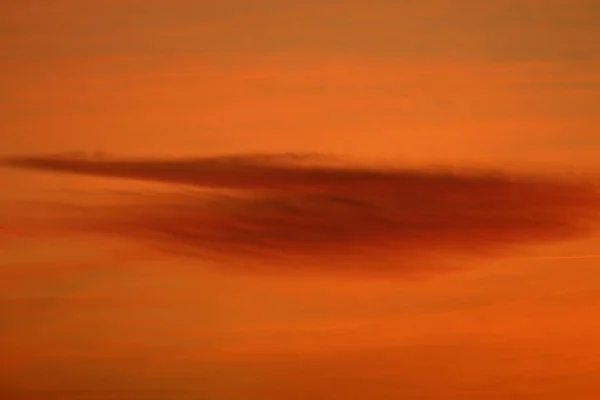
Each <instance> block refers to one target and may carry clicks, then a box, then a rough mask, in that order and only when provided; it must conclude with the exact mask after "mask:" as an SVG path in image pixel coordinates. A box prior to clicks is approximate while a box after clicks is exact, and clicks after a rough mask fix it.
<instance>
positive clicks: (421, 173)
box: [4, 155, 600, 271]
mask: <svg viewBox="0 0 600 400" xmlns="http://www.w3.org/2000/svg"><path fill="white" fill-rule="evenodd" d="M330 161H335V162H329V161H328V160H327V159H326V158H319V157H316V156H315V157H300V156H295V155H278V156H260V155H250V156H222V157H206V158H196V159H165V160H160V159H157V160H146V159H116V158H109V157H106V156H102V157H91V158H90V157H68V156H40V157H18V158H12V159H8V160H5V161H4V165H6V166H12V167H18V168H27V169H38V170H44V171H53V172H66V173H74V174H80V175H97V176H107V177H115V178H130V179H137V180H147V181H157V182H163V183H167V184H176V185H177V187H181V186H180V185H181V184H186V185H190V187H191V190H181V191H176V192H172V193H166V192H165V193H156V194H151V195H147V196H138V197H136V198H135V200H134V201H133V202H131V203H122V204H119V205H116V206H112V207H106V208H95V209H90V210H89V212H87V213H86V215H85V217H84V218H81V219H79V220H77V221H76V224H75V225H76V226H77V227H78V228H79V229H84V230H88V231H93V232H107V233H112V234H119V235H126V236H130V237H133V238H137V239H143V240H146V241H149V243H151V244H152V245H153V246H155V247H157V248H162V249H165V250H172V251H180V252H185V253H189V254H201V255H204V256H220V257H225V258H228V259H238V260H244V261H245V262H246V265H247V266H249V265H250V264H251V263H252V262H254V261H260V262H264V261H273V260H277V259H279V260H287V262H288V265H291V264H290V263H292V264H294V265H301V266H302V268H303V269H310V268H311V265H314V264H315V263H314V262H315V261H318V260H325V259H327V260H330V261H331V260H333V261H331V262H329V265H330V266H331V268H342V267H341V265H344V263H341V262H339V261H341V260H354V261H357V260H360V262H359V264H361V265H365V267H366V268H370V265H371V263H369V260H372V257H373V256H374V255H375V254H378V255H382V254H384V255H385V256H386V257H392V258H393V260H394V262H389V263H387V264H386V265H387V267H386V269H396V270H398V271H404V270H407V269H408V267H407V265H411V266H413V265H415V264H416V263H418V261H419V260H436V262H437V260H444V259H452V258H456V257H457V256H460V255H477V254H487V255H495V254H501V253H502V252H503V251H505V250H507V249H514V248H516V247H518V246H523V245H528V244H535V243H544V242H547V241H551V240H565V239H573V238H577V237H579V236H582V235H585V234H588V233H590V232H591V230H592V229H593V227H594V223H595V222H596V221H597V217H598V215H599V211H600V199H599V196H598V191H597V189H596V187H594V186H592V185H590V184H586V183H582V182H576V181H566V180H564V179H558V178H555V179H553V178H548V177H545V178H542V177H532V176H516V175H513V174H503V173H492V172H476V171H465V170H459V169H455V170H449V169H447V170H440V169H402V168H379V167H368V166H364V165H363V166H361V165H351V164H344V163H342V162H339V161H337V160H335V159H331V160H330ZM198 189H200V190H198ZM207 189H210V190H207ZM215 189H216V190H215ZM322 264H323V263H319V265H322Z"/></svg>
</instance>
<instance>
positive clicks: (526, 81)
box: [0, 0, 600, 400]
mask: <svg viewBox="0 0 600 400" xmlns="http://www.w3.org/2000/svg"><path fill="white" fill-rule="evenodd" d="M597 37H600V8H599V6H598V2H597V1H595V0H572V1H566V0H526V1H522V0H518V1H517V0H495V1H481V0H421V1H386V0H375V1H369V2H367V1H358V0H354V1H347V2H334V1H323V0H319V1H315V0H308V1H301V2H283V1H275V0H257V1H241V0H227V1H218V2H217V1H215V2H208V1H193V0H173V1H169V2H166V1H157V0H145V1H139V0H121V1H96V0H89V1H74V0H54V1H51V2H50V1H43V0H20V1H5V2H3V3H2V5H1V6H0V46H2V48H3V52H4V57H3V58H2V60H1V61H0V66H1V68H2V71H3V79H2V85H1V87H2V89H1V90H0V103H1V104H2V107H0V132H1V133H0V135H1V141H0V142H1V143H2V146H0V157H9V156H10V157H12V156H31V155H33V156H36V155H38V154H45V153H53V152H56V153H59V152H78V151H89V152H106V153H109V154H114V155H116V156H118V157H124V158H127V157H139V156H144V157H167V158H169V159H178V158H180V157H191V156H194V157H207V156H213V155H220V154H246V153H257V152H258V153H273V154H279V153H282V152H294V153H303V152H317V153H326V154H338V155H342V156H347V157H353V158H356V159H364V160H368V161H382V160H384V161H386V162H390V163H391V162H393V163H394V165H399V166H411V167H416V168H427V167H431V166H438V165H449V166H450V167H472V166H476V167H480V166H484V167H494V168H500V169H503V170H511V171H524V170H532V169H533V170H536V171H538V172H543V173H545V174H546V175H550V176H558V175H560V176H561V179H562V178H564V176H565V172H566V173H574V174H579V173H584V172H586V173H587V172H594V173H597V172H598V167H599V166H600V163H599V162H598V161H597V158H598V156H597V155H598V153H599V151H600V133H599V132H600V131H599V128H600V108H599V105H600V91H599V89H600V73H599V72H598V71H600V48H599V46H598V41H597V40H596V38H597ZM240 173H241V172H237V174H238V175H236V176H237V177H238V180H239V179H240V178H239V176H241V175H239V174H240ZM284 178H285V176H284ZM242 179H243V176H242ZM290 180H291V178H290ZM0 182H2V183H3V188H2V189H3V190H2V191H1V192H0V205H1V207H2V208H1V209H0V285H1V288H0V289H1V290H0V354H3V355H5V356H3V357H2V361H0V397H2V398H3V399H7V400H13V399H15V400H16V399H27V400H29V399H67V398H68V399H75V400H78V399H92V398H94V399H109V398H110V399H117V398H118V399H124V400H125V399H140V400H141V399H144V400H146V399H159V398H160V399H173V400H183V399H199V398H201V399H203V400H204V399H206V400H217V399H218V400H221V399H227V400H237V399H244V400H254V399H257V400H258V399H260V400H280V399H291V400H295V399H305V398H311V399H314V400H321V399H323V400H324V399H328V400H329V399H360V400H362V399H365V400H366V399H373V400H379V399H405V398H406V399H423V400H430V399H436V400H437V399H482V398H485V399H491V400H495V399H498V400H500V399H506V398H511V399H518V400H519V399H528V400H529V399H532V400H537V399H540V400H541V399H544V400H554V399H563V398H565V397H567V396H568V397H569V398H571V399H573V400H580V399H581V400H587V399H596V398H598V392H600V383H598V382H599V379H598V378H599V376H598V375H599V372H598V371H599V370H600V369H599V368H598V366H599V365H600V342H599V341H598V339H597V338H598V337H600V335H599V333H600V326H599V325H598V323H597V322H596V319H597V315H598V312H599V311H600V286H599V285H598V284H597V282H598V278H600V272H598V269H597V267H600V250H599V249H600V234H596V233H592V234H587V235H584V236H581V237H577V238H571V239H576V240H567V241H564V242H561V241H558V242H556V241H552V242H550V241H548V242H544V241H543V240H542V241H539V240H537V241H535V240H529V239H539V237H538V236H535V235H533V234H532V236H535V237H532V238H525V239H524V240H523V243H524V244H527V246H524V247H522V248H519V249H516V250H514V251H513V252H510V251H508V252H504V253H498V254H495V253H494V254H490V255H489V256H487V257H482V258H477V259H469V258H463V257H462V256H461V257H459V256H458V255H456V256H455V255H452V253H450V254H446V253H443V254H441V256H440V259H441V260H440V262H443V263H448V264H452V266H453V267H458V268H459V270H458V271H455V272H453V273H445V274H433V275H432V274H428V273H427V274H423V276H410V277H407V276H391V275H390V276H383V277H382V276H378V277H376V278H365V277H360V278H359V277H357V276H355V275H353V274H352V273H345V272H344V268H345V267H346V264H345V263H343V262H341V261H337V263H338V264H336V269H335V273H334V274H331V273H330V271H329V270H328V269H327V268H325V267H331V263H336V260H335V257H334V258H333V259H330V258H328V259H327V260H325V259H319V258H317V259H316V260H315V259H312V260H311V263H314V265H313V264H311V265H310V267H311V268H310V271H312V272H310V273H307V274H302V275H301V276H290V275H289V274H279V275H278V274H268V275H264V274H256V273H255V272H254V271H253V270H251V269H250V270H249V269H244V268H243V266H244V262H245V261H244V260H242V261H239V260H238V261H236V263H237V264H236V266H237V267H239V266H240V265H241V266H242V268H236V269H233V270H232V269H231V268H229V267H230V266H229V265H226V264H227V262H226V261H225V262H224V261H207V260H204V259H201V258H198V257H181V256H179V255H173V254H170V253H168V252H162V251H161V250H162V248H160V246H154V245H153V242H146V241H144V240H141V238H140V237H137V236H136V235H121V234H119V233H121V231H120V230H117V231H116V234H113V233H115V232H114V231H111V234H110V235H99V234H97V233H95V232H85V233H81V232H80V231H77V230H72V229H69V227H68V226H66V225H65V224H63V223H62V219H61V216H64V215H65V213H67V214H68V213H71V212H72V211H73V207H72V206H73V205H78V206H83V210H84V211H83V212H91V213H94V212H96V211H95V210H99V209H97V208H94V207H96V206H98V205H102V206H105V205H106V204H113V205H114V204H117V205H119V204H121V202H123V203H125V202H126V201H131V199H134V200H135V199H136V197H135V196H142V195H147V194H148V193H155V192H157V191H159V192H160V191H164V190H165V189H167V190H169V191H173V190H175V191H178V190H180V189H182V188H181V187H180V186H174V185H170V186H169V185H164V184H162V185H159V184H156V183H152V182H146V183H141V182H137V181H127V180H123V181H121V180H118V179H109V178H97V177H86V176H77V175H73V176H70V175H60V174H51V173H48V172H35V171H20V170H12V169H8V168H2V169H0ZM291 182H292V183H293V182H294V181H293V180H291ZM443 194H444V193H443V192H440V193H439V195H440V196H442V195H443ZM355 196H356V194H355ZM434 196H437V195H436V194H435V193H434ZM535 199H536V197H533V200H530V201H534V200H535ZM440 201H441V200H440ZM535 201H538V200H535ZM548 201H549V202H550V200H548ZM134 204H138V203H135V202H134ZM140 204H142V203H140ZM144 204H145V203H144ZM394 204H395V203H394ZM436 204H437V203H436ZM518 204H520V203H517V205H518ZM527 204H528V206H527V207H523V208H522V209H521V210H532V209H534V208H535V203H527ZM557 204H560V203H557ZM86 207H87V208H86ZM175 207H176V206H175ZM77 210H79V209H77ZM86 210H89V211H86ZM149 210H152V209H149ZM147 211H148V209H146V208H142V207H141V206H140V208H139V213H140V215H141V214H143V213H144V212H147ZM488 212H489V213H490V215H492V214H493V211H489V210H488ZM521 212H523V211H521ZM98 215H102V216H103V215H105V214H98ZM167 215H171V214H167ZM175 215H177V214H175ZM486 215H487V214H486ZM228 217H231V215H229V214H228ZM233 221H234V222H235V218H233ZM332 221H333V220H332ZM553 221H554V222H556V220H553ZM560 221H562V220H560ZM284 222H285V221H284ZM349 224H350V222H349ZM344 226H345V225H344ZM348 226H351V225H348ZM457 226H458V225H457ZM151 227H153V229H156V226H154V225H151ZM215 227H216V225H215ZM138 228H139V226H138ZM511 229H513V230H510V231H509V232H513V233H514V234H513V237H518V238H520V237H522V235H523V233H524V232H525V233H526V232H530V231H529V230H524V228H523V230H521V231H520V235H521V236H519V235H518V234H517V233H519V232H516V233H515V232H514V229H515V228H514V227H513V228H511ZM528 229H529V228H528ZM148 233H150V234H153V233H155V232H153V231H150V232H148ZM536 235H537V234H536ZM451 237H454V236H452V235H450V236H448V238H451ZM540 237H541V236H540ZM479 239H481V238H479V237H477V238H475V237H474V238H473V241H474V242H477V241H478V240H479ZM444 240H445V239H444V237H442V238H440V241H442V242H443V241H444ZM530 242H532V243H530ZM533 242H535V243H533ZM417 243H420V242H418V241H417ZM422 245H423V244H422ZM529 245H531V246H529ZM153 246H154V247H153ZM398 246H401V243H399V244H398ZM423 246H424V247H423V249H424V250H423V251H426V250H425V249H426V246H425V245H423ZM419 248H421V247H419ZM334 249H335V247H334ZM391 250H393V247H392V249H391ZM578 255H582V256H583V255H589V257H574V258H559V257H561V256H564V257H570V256H578ZM595 255H598V256H597V257H598V258H596V256H595ZM246 261H247V262H248V263H250V262H251V261H255V260H252V259H251V257H249V258H248V259H247V260H246ZM268 262H269V261H268V260H267V261H265V263H268ZM395 262H397V260H395V259H393V258H389V257H381V258H373V259H371V260H369V263H370V264H369V267H371V266H373V267H374V268H378V267H386V268H387V267H389V268H392V269H393V268H395V264H391V263H395ZM403 262H406V260H404V261H403ZM412 262H413V263H414V265H411V266H412V267H414V268H421V263H420V262H419V261H417V260H414V261H412ZM328 263H329V264H328ZM360 263H361V264H365V263H366V262H365V261H360ZM430 264H431V263H430ZM270 266H271V267H275V269H277V268H279V269H281V267H282V265H281V264H277V263H275V262H273V265H270ZM429 267H437V266H434V265H428V268H429ZM361 268H364V265H362V266H361ZM325 270H327V271H328V273H327V274H320V273H316V272H314V271H317V272H318V271H325ZM447 272H448V271H447Z"/></svg>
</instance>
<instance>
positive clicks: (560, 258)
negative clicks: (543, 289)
mask: <svg viewBox="0 0 600 400" xmlns="http://www.w3.org/2000/svg"><path fill="white" fill-rule="evenodd" d="M587 258H600V254H580V255H570V256H537V257H519V260H569V259H571V260H577V259H587Z"/></svg>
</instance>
